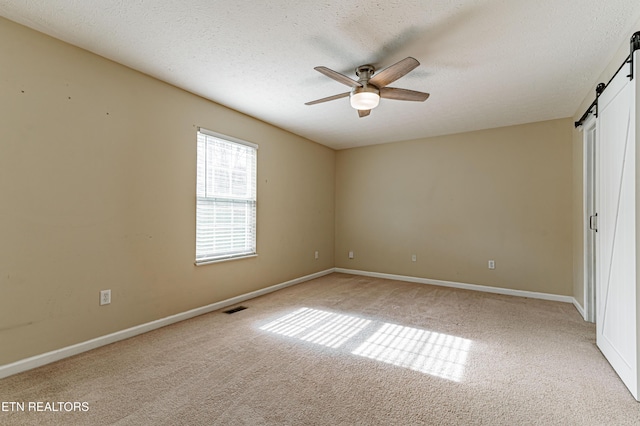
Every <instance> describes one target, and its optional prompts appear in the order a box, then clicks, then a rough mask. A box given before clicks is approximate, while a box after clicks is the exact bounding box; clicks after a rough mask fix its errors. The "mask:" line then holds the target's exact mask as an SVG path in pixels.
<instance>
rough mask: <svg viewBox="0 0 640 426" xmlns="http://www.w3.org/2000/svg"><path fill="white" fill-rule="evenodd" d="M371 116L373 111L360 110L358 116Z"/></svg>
mask: <svg viewBox="0 0 640 426" xmlns="http://www.w3.org/2000/svg"><path fill="white" fill-rule="evenodd" d="M369 114H371V110H370V109H359V110H358V116H359V117H360V118H362V117H366V116H367V115H369Z"/></svg>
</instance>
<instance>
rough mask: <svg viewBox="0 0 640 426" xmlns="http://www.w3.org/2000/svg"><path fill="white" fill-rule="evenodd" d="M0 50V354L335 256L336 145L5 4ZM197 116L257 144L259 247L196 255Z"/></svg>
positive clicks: (83, 335)
mask: <svg viewBox="0 0 640 426" xmlns="http://www.w3.org/2000/svg"><path fill="white" fill-rule="evenodd" d="M0 58H2V66H1V67H0V292H1V296H0V348H1V350H0V365H1V364H6V363H9V362H12V361H15V360H18V359H22V358H25V357H29V356H32V355H36V354H40V353H44V352H47V351H51V350H54V349H57V348H61V347H65V346H68V345H71V344H74V343H78V342H82V341H86V340H88V339H91V338H94V337H97V336H101V335H105V334H108V333H111V332H114V331H117V330H122V329H124V328H127V327H131V326H135V325H138V324H142V323H145V322H149V321H152V320H155V319H158V318H162V317H166V316H168V315H171V314H175V313H179V312H183V311H186V310H188V309H192V308H196V307H199V306H204V305H207V304H210V303H213V302H217V301H221V300H224V299H227V298H230V297H233V296H236V295H240V294H244V293H247V292H250V291H254V290H257V289H260V288H264V287H267V286H270V285H273V284H278V283H281V282H284V281H287V280H290V279H293V278H298V277H301V276H304V275H308V274H311V273H314V272H318V271H322V270H326V269H328V268H332V267H333V266H334V257H333V250H334V215H335V212H334V188H335V170H334V169H335V152H334V151H333V150H331V149H329V148H326V147H323V146H321V145H318V144H316V143H313V142H310V141H308V140H305V139H302V138H300V137H298V136H295V135H292V134H290V133H287V132H285V131H282V130H279V129H277V128H275V127H273V126H270V125H268V124H265V123H263V122H260V121H257V120H255V119H252V118H250V117H247V116H245V115H242V114H240V113H237V112H234V111H231V110H229V109H227V108H224V107H222V106H219V105H216V104H214V103H211V102H209V101H206V100H204V99H202V98H199V97H197V96H194V95H192V94H189V93H186V92H184V91H182V90H179V89H177V88H175V87H172V86H169V85H167V84H165V83H162V82H159V81H157V80H155V79H153V78H150V77H148V76H145V75H143V74H140V73H138V72H135V71H132V70H131V69H128V68H126V67H123V66H121V65H118V64H115V63H113V62H110V61H107V60H105V59H103V58H100V57H98V56H95V55H93V54H91V53H88V52H86V51H83V50H81V49H78V48H75V47H72V46H70V45H67V44H65V43H62V42H60V41H57V40H55V39H52V38H49V37H47V36H44V35H42V34H39V33H37V32H34V31H32V30H29V29H26V28H25V27H22V26H19V25H16V24H14V23H12V22H9V21H7V20H4V19H2V18H0ZM197 126H202V127H205V128H208V129H211V130H214V131H216V132H220V133H224V134H228V135H231V136H234V137H237V138H241V139H245V140H248V141H251V142H255V143H257V144H259V145H260V149H259V151H258V253H259V256H258V257H257V258H252V259H246V260H237V261H231V262H225V263H219V264H213V265H207V266H200V267H196V266H194V259H195V177H196V170H195V157H196V127H197ZM315 250H319V251H320V259H319V260H315V259H314V256H313V254H314V251H315ZM103 289H111V290H112V299H113V302H112V304H111V305H108V306H105V307H100V306H98V295H99V291H100V290H103Z"/></svg>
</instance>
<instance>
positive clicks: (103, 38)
mask: <svg viewBox="0 0 640 426" xmlns="http://www.w3.org/2000/svg"><path fill="white" fill-rule="evenodd" d="M0 15H2V16H4V17H6V18H8V19H10V20H13V21H16V22H19V23H21V24H24V25H26V26H29V27H31V28H34V29H36V30H38V31H41V32H44V33H46V34H49V35H51V36H53V37H56V38H59V39H61V40H64V41H66V42H69V43H71V44H74V45H76V46H79V47H82V48H84V49H87V50H89V51H91V52H94V53H97V54H98V55H101V56H104V57H106V58H109V59H112V60H114V61H116V62H119V63H122V64H124V65H127V66H129V67H131V68H134V69H136V70H139V71H141V72H144V73H146V74H149V75H151V76H154V77H156V78H159V79H161V80H164V81H166V82H168V83H171V84H173V85H175V86H178V87H181V88H183V89H185V90H188V91H190V92H193V93H196V94H198V95H200V96H203V97H205V98H208V99H211V100H212V101H215V102H218V103H220V104H223V105H226V106H228V107H230V108H233V109H235V110H238V111H241V112H243V113H246V114H248V115H251V116H253V117H256V118H259V119H261V120H263V121H266V122H268V123H272V124H274V125H276V126H278V127H281V128H283V129H286V130H289V131H291V132H293V133H296V134H299V135H302V136H304V137H307V138H309V139H311V140H314V141H317V142H319V143H322V144H324V145H327V146H330V147H332V148H336V149H341V148H347V147H355V146H362V145H369V144H377V143H385V142H393V141H399V140H408V139H416V138H421V137H426V136H435V135H443V134H449V133H457V132H463V131H470V130H478V129H484V128H492V127H500V126H506V125H512V124H520V123H526V122H535V121H541V120H548V119H554V118H563V117H569V116H572V115H573V114H574V113H575V112H576V109H577V108H578V106H579V104H580V102H581V101H582V100H583V98H584V96H585V95H586V94H587V93H588V91H589V90H590V89H591V87H592V86H593V85H594V84H595V83H596V81H595V79H596V78H597V76H598V75H599V74H600V72H601V71H602V70H603V69H604V66H605V65H606V64H607V62H608V61H609V60H610V59H611V57H612V55H613V53H614V52H615V50H616V49H617V47H618V46H619V44H620V42H621V41H622V40H625V39H628V38H629V36H630V35H631V34H632V33H633V32H634V31H637V30H640V28H633V27H632V25H633V24H634V23H635V22H637V20H638V18H640V2H638V0H606V1H604V0H537V1H531V0H529V1H525V0H467V1H450V0H432V1H427V0H416V1H410V0H384V1H372V0H369V1H363V0H350V1H334V0H325V1H320V0H312V1H310V0H271V1H251V2H249V1H239V0H180V1H176V0H138V1H133V0H111V1H105V0H55V1H52V0H0ZM407 56H413V57H415V58H416V59H418V60H419V61H420V62H421V65H420V67H418V68H417V69H415V70H414V71H412V72H411V73H409V74H408V75H406V76H405V77H403V78H401V79H400V80H398V81H396V82H395V83H393V84H391V86H393V87H402V88H407V89H413V90H419V91H424V92H429V93H431V97H430V98H429V99H428V100H427V101H426V102H424V103H415V102H402V101H395V100H389V99H383V100H382V101H381V103H380V106H379V107H378V108H376V109H374V110H373V111H372V113H371V115H370V116H368V117H365V118H358V114H357V112H356V111H355V110H353V109H351V107H350V106H349V100H348V98H342V99H339V100H335V101H332V102H327V103H323V104H318V105H313V106H306V105H304V103H305V102H307V101H310V100H314V99H317V98H322V97H325V96H330V95H334V94H337V93H342V92H345V91H348V88H347V87H346V86H343V85H341V84H339V83H337V82H336V81H333V80H331V79H329V78H327V77H325V76H323V75H321V74H320V73H318V72H316V71H314V69H313V67H315V66H318V65H324V66H327V67H329V68H331V69H333V70H336V71H339V72H342V73H344V74H347V75H349V76H351V77H352V78H356V77H355V75H354V73H353V70H354V68H355V67H356V66H358V65H362V64H366V63H370V64H373V65H375V66H376V67H377V68H384V67H386V66H389V65H391V64H393V63H395V62H397V61H399V60H400V59H403V58H405V57H407Z"/></svg>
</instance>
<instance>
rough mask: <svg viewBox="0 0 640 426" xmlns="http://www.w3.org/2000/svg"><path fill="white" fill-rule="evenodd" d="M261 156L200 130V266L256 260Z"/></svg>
mask: <svg viewBox="0 0 640 426" xmlns="http://www.w3.org/2000/svg"><path fill="white" fill-rule="evenodd" d="M257 152H258V146H257V145H254V144H251V143H248V142H244V141H240V140H237V139H233V138H230V137H228V136H224V135H219V134H216V133H214V132H210V131H207V130H205V129H198V177H197V190H196V198H197V205H196V265H198V264H203V263H210V262H214V261H218V260H224V259H232V258H237V257H243V256H250V255H255V254H256V169H257Z"/></svg>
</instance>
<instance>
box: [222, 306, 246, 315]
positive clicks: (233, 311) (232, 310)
mask: <svg viewBox="0 0 640 426" xmlns="http://www.w3.org/2000/svg"><path fill="white" fill-rule="evenodd" d="M245 309H247V307H246V306H238V307H235V308H232V309H229V310H228V311H222V312H224V313H225V314H235V313H236V312H239V311H244V310H245Z"/></svg>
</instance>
